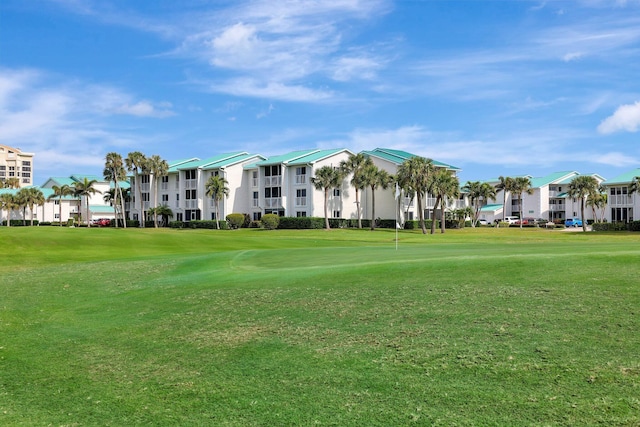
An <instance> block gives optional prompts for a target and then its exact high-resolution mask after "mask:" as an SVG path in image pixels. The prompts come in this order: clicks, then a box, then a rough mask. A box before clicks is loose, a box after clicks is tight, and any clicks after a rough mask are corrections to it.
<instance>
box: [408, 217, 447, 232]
mask: <svg viewBox="0 0 640 427" xmlns="http://www.w3.org/2000/svg"><path fill="white" fill-rule="evenodd" d="M446 225H447V224H446V223H445V227H446ZM424 226H425V228H426V229H430V228H431V220H430V219H425V220H424ZM404 229H405V230H419V229H420V220H418V219H412V220H407V221H405V222H404Z"/></svg>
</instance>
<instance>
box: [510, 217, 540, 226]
mask: <svg viewBox="0 0 640 427" xmlns="http://www.w3.org/2000/svg"><path fill="white" fill-rule="evenodd" d="M520 223H522V225H533V224H535V223H536V219H535V218H526V217H525V218H522V221H520V220H517V221H516V222H515V224H516V225H520Z"/></svg>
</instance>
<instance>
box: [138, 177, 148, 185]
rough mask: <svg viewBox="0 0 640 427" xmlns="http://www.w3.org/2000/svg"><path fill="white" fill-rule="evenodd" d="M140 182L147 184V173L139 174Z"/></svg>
mask: <svg viewBox="0 0 640 427" xmlns="http://www.w3.org/2000/svg"><path fill="white" fill-rule="evenodd" d="M140 182H141V183H142V184H148V183H149V175H141V176H140Z"/></svg>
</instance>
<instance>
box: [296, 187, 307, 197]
mask: <svg viewBox="0 0 640 427" xmlns="http://www.w3.org/2000/svg"><path fill="white" fill-rule="evenodd" d="M296 197H307V190H306V189H304V188H303V189H301V190H296Z"/></svg>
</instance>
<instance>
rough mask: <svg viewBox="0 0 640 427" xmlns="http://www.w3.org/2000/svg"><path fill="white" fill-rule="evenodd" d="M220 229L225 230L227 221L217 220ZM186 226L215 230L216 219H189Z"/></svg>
mask: <svg viewBox="0 0 640 427" xmlns="http://www.w3.org/2000/svg"><path fill="white" fill-rule="evenodd" d="M219 223H220V230H227V229H228V228H229V227H228V225H227V221H222V220H221V221H219ZM187 226H188V227H189V228H205V229H208V230H215V229H216V228H217V227H218V226H217V225H216V221H215V220H213V219H205V220H195V221H189V222H188V224H187Z"/></svg>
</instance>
